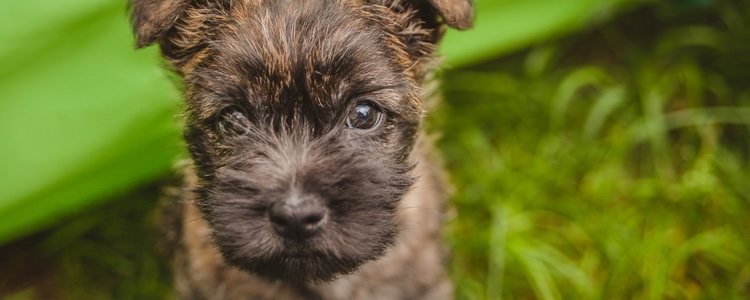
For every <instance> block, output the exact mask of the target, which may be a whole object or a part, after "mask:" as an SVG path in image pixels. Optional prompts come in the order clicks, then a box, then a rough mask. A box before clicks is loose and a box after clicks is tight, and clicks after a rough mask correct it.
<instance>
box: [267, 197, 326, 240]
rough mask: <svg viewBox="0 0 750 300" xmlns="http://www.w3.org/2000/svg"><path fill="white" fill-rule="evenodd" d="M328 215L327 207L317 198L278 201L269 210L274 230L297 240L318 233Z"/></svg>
mask: <svg viewBox="0 0 750 300" xmlns="http://www.w3.org/2000/svg"><path fill="white" fill-rule="evenodd" d="M326 215H327V209H326V208H325V207H324V206H323V205H322V204H321V203H320V201H317V200H316V199H304V200H299V199H296V198H294V199H287V201H277V202H276V203H274V204H273V205H271V207H270V209H269V210H268V216H269V219H270V220H271V223H272V224H273V228H274V230H275V231H276V232H277V233H278V234H279V235H281V236H283V237H286V238H289V239H295V240H302V239H306V238H309V237H312V236H314V235H315V234H317V233H318V232H319V231H320V229H321V228H322V227H323V225H324V224H325V222H326V217H327V216H326Z"/></svg>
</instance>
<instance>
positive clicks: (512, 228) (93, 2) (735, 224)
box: [0, 0, 750, 299]
mask: <svg viewBox="0 0 750 300" xmlns="http://www.w3.org/2000/svg"><path fill="white" fill-rule="evenodd" d="M89 2H90V3H89ZM19 3H21V2H19ZM76 3H78V4H76V5H77V6H71V7H67V6H65V5H60V7H56V6H53V7H47V8H46V9H39V10H35V11H25V10H23V9H21V8H23V6H21V4H14V5H11V6H12V7H11V8H9V9H7V10H0V17H2V16H5V17H8V16H10V15H11V14H12V15H13V16H22V17H24V19H28V20H36V21H34V22H29V24H27V25H29V26H21V27H18V28H19V29H18V30H16V31H8V30H5V31H3V30H2V29H1V28H9V27H7V25H9V23H8V21H7V20H8V19H7V18H0V25H5V27H3V26H0V36H2V37H5V38H7V39H11V40H14V41H16V42H17V43H11V44H9V45H11V46H8V45H4V46H0V58H2V60H3V61H4V62H10V63H8V64H3V65H2V66H0V90H2V91H3V94H4V95H5V96H6V97H7V96H12V97H11V98H8V99H13V100H14V101H6V100H4V99H3V100H0V116H2V118H0V119H1V120H0V125H2V127H3V128H10V129H12V130H8V131H5V132H4V133H5V134H9V133H10V134H9V136H8V137H7V139H6V137H5V136H3V140H8V139H9V141H10V142H11V143H10V144H7V145H6V146H5V147H3V150H0V152H1V151H5V152H1V153H0V158H3V159H4V160H0V178H3V180H2V181H0V185H1V186H2V187H3V190H4V191H5V192H6V193H5V194H2V195H0V216H2V218H3V219H4V220H7V221H8V222H2V223H0V240H8V239H10V238H12V237H19V236H23V235H24V234H28V233H29V232H32V231H33V230H36V229H39V228H42V227H44V226H47V227H46V228H47V229H46V230H44V231H41V232H37V233H36V234H33V235H27V236H26V237H24V238H22V239H19V240H16V241H15V242H12V243H6V244H4V245H3V246H0V266H1V267H0V270H2V271H3V272H2V274H0V298H5V297H9V299H29V298H41V299H44V298H50V296H49V295H55V298H58V297H62V298H69V299H82V298H86V299H112V298H114V299H160V298H164V297H167V295H169V293H170V283H169V274H168V272H167V271H166V266H165V264H164V262H163V261H162V260H160V259H159V257H158V255H157V253H156V249H155V246H154V245H156V244H158V236H157V235H156V234H155V233H154V231H153V228H152V224H153V222H154V219H153V217H152V213H153V211H154V206H155V203H156V199H157V198H158V197H159V195H160V193H161V192H160V188H158V187H159V186H161V185H163V184H164V183H163V182H154V183H151V184H146V186H147V187H145V188H139V189H136V190H135V191H130V189H132V186H134V185H137V184H143V183H144V182H148V181H149V180H152V179H153V178H154V177H155V176H157V175H159V174H164V173H165V172H166V171H167V170H168V169H169V165H170V164H171V163H172V161H173V157H174V156H175V153H178V152H179V151H176V150H175V148H178V147H179V146H177V145H178V144H177V143H176V142H175V141H174V140H176V139H177V134H176V132H177V130H176V125H175V124H177V123H176V122H175V121H174V119H173V118H171V115H172V114H173V113H174V109H175V108H174V107H175V106H176V105H177V104H176V102H175V98H176V95H175V93H174V90H173V89H171V87H170V86H169V84H168V83H167V81H166V79H165V78H166V75H165V74H163V72H161V71H159V65H158V63H156V61H157V58H156V53H155V51H154V49H151V50H150V51H148V52H133V51H132V50H131V48H130V46H131V41H130V36H129V33H128V32H127V28H126V26H125V22H126V21H125V18H124V8H123V6H122V5H121V3H115V4H106V3H104V2H103V1H98V0H89V1H88V2H76ZM545 3H546V2H545V1H542V0H536V1H528V2H523V1H521V2H519V1H503V2H502V3H500V1H498V3H494V2H490V1H478V5H479V7H480V9H484V10H485V11H480V15H479V17H480V19H479V21H478V23H477V24H478V29H477V31H476V32H475V33H465V34H464V33H456V32H451V33H450V34H449V35H448V36H447V40H446V42H447V44H446V47H445V48H443V52H444V53H446V54H448V55H451V56H450V57H449V58H448V65H452V66H459V67H458V68H453V69H448V70H445V71H443V72H441V73H440V77H441V80H442V89H443V92H444V95H445V97H444V101H443V103H442V105H440V106H439V107H437V109H436V110H435V111H433V112H432V114H431V115H430V118H429V122H428V125H429V126H428V127H429V129H430V131H432V132H436V133H439V134H440V135H441V136H442V138H441V139H440V140H439V143H438V146H439V149H440V150H441V151H442V154H443V157H444V158H445V162H446V166H447V168H448V170H449V172H450V175H451V180H452V184H453V186H454V187H455V191H456V193H455V196H454V197H453V201H452V204H453V207H454V211H455V217H454V218H453V219H452V220H451V222H450V224H449V226H448V228H447V231H446V240H447V244H448V245H449V246H450V249H452V252H453V259H452V260H451V262H450V271H451V274H452V276H453V278H454V281H455V283H456V291H457V297H458V298H459V299H500V298H504V299H747V298H750V184H749V183H750V71H748V70H750V4H748V3H746V2H743V1H721V2H711V1H666V2H658V3H657V2H649V1H610V2H606V3H605V2H596V1H588V0H581V1H579V2H576V5H572V6H568V7H566V9H565V10H555V9H551V8H550V9H549V10H544V9H543V8H541V7H551V6H546V5H545ZM636 4H637V5H636ZM26 5H27V6H28V4H26ZM39 5H42V4H39ZM514 5H518V6H514ZM42 6H43V5H42ZM40 7H41V6H40ZM65 7H67V9H64V8H65ZM519 7H520V8H519ZM522 8H525V9H522ZM508 11H512V12H515V13H509V12H508ZM535 13H538V16H540V17H539V18H541V16H544V18H542V19H537V18H535V17H534V16H535V15H537V14H535ZM3 14H5V15H3ZM503 15H505V16H512V18H510V17H509V18H493V17H492V16H495V17H497V16H503ZM524 16H526V17H524ZM571 16H573V17H571ZM575 16H587V17H585V18H583V17H581V18H578V19H577V18H575ZM592 20H593V21H592ZM3 22H5V23H3ZM527 22H532V23H534V25H535V26H529V27H524V26H521V25H523V23H527ZM482 24H489V25H482ZM519 24H520V25H519ZM32 25H33V26H32ZM52 25H54V26H52ZM45 28H46V29H45ZM50 28H55V29H54V30H53V29H50ZM114 28H116V29H114ZM500 29H502V30H500ZM493 30H494V31H493ZM576 30H577V31H576ZM66 32H67V33H66ZM563 33H567V35H565V36H560V34H563ZM462 34H463V35H462ZM41 35H49V36H53V37H54V36H65V37H67V38H68V39H63V38H53V39H38V40H37V39H32V40H28V39H26V40H25V42H24V43H19V42H18V41H21V40H24V39H22V38H23V37H28V36H41ZM554 37H557V38H554ZM552 38H554V39H552ZM66 41H67V42H66ZM472 45H473V46H472ZM529 45H531V46H529ZM117 51H119V52H117ZM507 51H514V52H512V53H507ZM500 54H503V55H502V56H499V55H500ZM10 57H13V58H14V59H12V60H10V59H9V58H10ZM119 60H122V61H119ZM470 63H473V64H474V65H466V64H470ZM75 66H79V67H80V66H83V67H80V68H77V67H75ZM102 66H105V67H106V68H105V69H109V70H111V71H110V72H103V71H102ZM94 71H99V72H100V73H95V72H94ZM37 82H43V83H47V82H49V83H52V84H51V85H50V84H46V85H45V87H46V89H42V88H38V87H36V85H35V83H37ZM131 92H132V93H131ZM45 99H46V100H45ZM97 99H105V100H106V101H103V102H96V100H97ZM52 100H55V101H52ZM61 101H68V102H61ZM131 101H132V102H131ZM149 103H150V104H149ZM45 105H46V106H45ZM38 107H46V109H43V110H39V111H37V108H38ZM30 112H34V113H30ZM31 116H34V117H36V119H33V120H35V121H36V122H28V120H29V118H30V117H31ZM46 121H48V122H46ZM45 122H46V123H45ZM24 125H28V126H24ZM34 149H36V150H35V151H37V152H33V151H31V150H34ZM143 149H152V151H144V150H143ZM40 153H41V154H43V155H39V154H40ZM146 154H148V155H146ZM35 157H39V159H36V158H35ZM30 166H31V167H32V168H31V169H29V167H30ZM19 170H31V171H28V172H25V173H22V172H20V171H19ZM6 178H11V179H13V180H8V179H6ZM7 191H12V193H8V192H7ZM97 203H98V204H97ZM66 215H67V216H68V217H65V216H66ZM50 225H52V227H50ZM0 243H2V241H0Z"/></svg>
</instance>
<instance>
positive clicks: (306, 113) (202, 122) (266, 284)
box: [130, 0, 473, 299]
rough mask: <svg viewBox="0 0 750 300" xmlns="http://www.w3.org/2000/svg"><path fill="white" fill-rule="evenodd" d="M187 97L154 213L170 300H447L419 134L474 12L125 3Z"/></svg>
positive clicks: (140, 38)
mask: <svg viewBox="0 0 750 300" xmlns="http://www.w3.org/2000/svg"><path fill="white" fill-rule="evenodd" d="M130 9H131V16H132V17H131V21H132V24H133V28H134V32H135V38H136V46H137V47H145V46H148V45H151V44H158V45H159V47H160V49H161V53H162V56H163V57H164V58H165V59H166V61H167V62H168V64H169V65H170V67H171V68H172V69H173V70H174V71H175V72H176V73H177V74H178V75H179V76H180V78H181V79H182V82H183V83H184V98H185V130H184V137H185V140H186V143H187V147H188V150H189V152H190V154H191V158H192V162H191V164H190V166H189V167H187V171H186V175H185V184H184V188H183V189H182V192H181V193H180V194H179V195H178V198H179V199H177V200H176V201H172V203H173V204H172V205H171V206H170V207H169V208H167V209H165V211H166V212H168V213H166V216H169V217H167V218H166V219H165V220H169V222H167V223H169V225H167V227H168V228H169V229H170V230H169V236H171V237H172V238H173V239H175V240H177V241H178V242H176V243H175V244H174V246H173V247H172V249H174V251H173V252H172V254H171V256H172V257H173V259H174V262H175V263H174V268H175V270H174V271H175V272H174V277H175V278H174V280H175V285H176V289H177V293H178V294H179V296H180V297H181V298H183V299H446V298H450V297H452V285H451V283H450V280H449V278H448V276H447V274H446V271H445V266H444V263H445V260H446V254H445V252H446V251H444V249H443V247H442V246H441V224H442V222H443V218H444V214H443V211H444V205H445V201H446V197H447V195H448V192H447V191H446V189H445V183H444V181H443V180H442V179H441V172H440V168H439V166H438V164H437V163H434V161H435V160H434V158H432V157H431V155H432V150H431V149H432V146H431V145H430V144H431V143H430V142H429V140H428V139H427V138H426V136H425V134H424V133H423V132H424V131H423V129H422V127H421V124H422V119H423V115H424V111H425V107H426V105H425V99H423V98H424V97H423V96H424V95H425V90H424V88H423V84H424V83H425V81H427V79H428V77H429V75H430V72H431V69H432V68H433V67H434V65H435V64H434V63H433V62H434V61H435V59H434V52H435V49H436V44H437V43H438V42H439V41H440V39H441V37H442V35H443V33H444V29H445V27H446V26H449V27H453V28H457V29H467V28H469V27H471V25H472V21H473V3H472V2H471V0H244V1H240V0H237V1H234V0H131V3H130Z"/></svg>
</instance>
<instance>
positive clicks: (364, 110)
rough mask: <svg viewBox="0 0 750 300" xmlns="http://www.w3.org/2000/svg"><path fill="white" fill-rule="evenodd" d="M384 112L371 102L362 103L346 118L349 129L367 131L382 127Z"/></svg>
mask: <svg viewBox="0 0 750 300" xmlns="http://www.w3.org/2000/svg"><path fill="white" fill-rule="evenodd" d="M382 119H383V112H382V111H380V109H379V108H377V107H376V106H374V105H373V104H371V103H369V102H361V103H359V104H357V106H355V107H354V108H353V109H352V111H351V112H349V115H348V116H347V118H346V125H348V126H349V128H355V129H361V130H367V129H373V128H375V127H377V126H378V125H380V123H381V121H382Z"/></svg>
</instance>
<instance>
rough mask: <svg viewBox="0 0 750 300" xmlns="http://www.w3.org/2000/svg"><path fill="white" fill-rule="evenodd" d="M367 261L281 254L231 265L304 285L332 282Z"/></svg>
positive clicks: (267, 276)
mask: <svg viewBox="0 0 750 300" xmlns="http://www.w3.org/2000/svg"><path fill="white" fill-rule="evenodd" d="M370 259H372V258H370ZM367 260H369V259H356V258H341V257H336V256H333V255H328V254H324V253H281V254H276V255H273V256H271V257H266V258H247V259H242V260H239V261H234V262H230V263H232V264H234V265H236V266H237V267H239V268H240V269H242V270H244V271H246V272H249V273H251V274H255V275H257V276H259V277H262V278H264V279H267V280H271V281H280V282H286V283H290V284H298V285H306V284H319V283H325V282H329V281H333V280H335V279H336V278H339V277H340V276H343V275H345V274H348V273H351V272H352V271H354V270H356V269H357V268H358V267H359V266H360V265H361V264H362V263H363V262H365V261H367Z"/></svg>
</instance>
